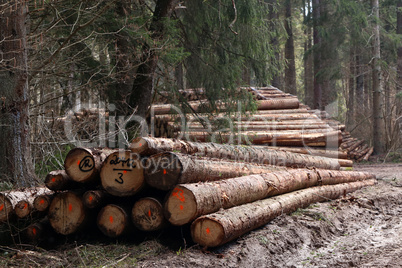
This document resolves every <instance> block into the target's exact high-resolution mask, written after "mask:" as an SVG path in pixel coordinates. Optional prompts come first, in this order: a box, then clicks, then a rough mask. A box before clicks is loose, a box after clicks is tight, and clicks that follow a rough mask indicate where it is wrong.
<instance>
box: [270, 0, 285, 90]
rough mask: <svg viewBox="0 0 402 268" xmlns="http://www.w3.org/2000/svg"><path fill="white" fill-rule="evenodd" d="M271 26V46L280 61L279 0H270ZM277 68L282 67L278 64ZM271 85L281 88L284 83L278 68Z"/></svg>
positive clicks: (276, 58) (277, 60)
mask: <svg viewBox="0 0 402 268" xmlns="http://www.w3.org/2000/svg"><path fill="white" fill-rule="evenodd" d="M268 2H269V7H268V9H269V28H270V30H271V33H272V36H271V40H270V43H271V46H272V48H273V51H274V57H275V60H276V62H279V61H280V56H279V50H280V46H279V38H278V35H279V34H278V30H277V25H276V24H277V20H278V11H277V8H278V6H277V5H278V3H277V0H269V1H268ZM276 68H278V69H279V68H280V66H276ZM271 85H272V86H274V87H277V88H281V87H282V84H281V77H280V72H279V70H277V72H275V73H274V75H273V77H272V80H271Z"/></svg>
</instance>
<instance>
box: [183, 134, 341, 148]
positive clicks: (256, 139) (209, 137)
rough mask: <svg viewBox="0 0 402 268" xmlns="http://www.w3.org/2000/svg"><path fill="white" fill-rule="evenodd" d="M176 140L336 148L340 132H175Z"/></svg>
mask: <svg viewBox="0 0 402 268" xmlns="http://www.w3.org/2000/svg"><path fill="white" fill-rule="evenodd" d="M175 137H176V138H183V139H185V140H189V141H198V142H207V141H213V142H218V143H234V142H236V143H241V144H248V145H250V144H269V145H279V146H286V145H290V146H306V145H307V146H319V147H325V146H327V147H329V146H330V147H338V146H339V144H340V142H341V139H342V136H341V132H340V131H328V132H324V133H300V132H289V131H277V132H273V131H272V132H252V131H250V132H241V133H236V132H235V133H219V132H215V133H213V134H210V133H207V132H191V133H181V132H177V134H176V136H175Z"/></svg>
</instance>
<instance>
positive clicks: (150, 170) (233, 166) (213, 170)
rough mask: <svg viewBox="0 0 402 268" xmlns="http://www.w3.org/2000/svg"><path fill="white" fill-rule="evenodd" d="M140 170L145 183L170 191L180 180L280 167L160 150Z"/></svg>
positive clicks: (218, 177)
mask: <svg viewBox="0 0 402 268" xmlns="http://www.w3.org/2000/svg"><path fill="white" fill-rule="evenodd" d="M145 165H146V168H145V169H144V177H145V181H146V182H147V184H148V185H150V186H152V187H154V188H157V189H160V190H171V189H172V188H173V187H174V186H175V185H177V184H180V183H193V182H197V181H216V180H222V179H225V178H234V177H239V176H243V175H248V174H261V173H268V172H271V171H277V170H281V169H283V168H281V167H275V166H269V165H256V164H250V163H243V162H231V161H226V160H216V159H211V158H200V157H194V156H190V155H184V154H179V153H171V152H167V153H161V154H156V155H152V156H150V157H149V158H148V159H147V163H146V164H145Z"/></svg>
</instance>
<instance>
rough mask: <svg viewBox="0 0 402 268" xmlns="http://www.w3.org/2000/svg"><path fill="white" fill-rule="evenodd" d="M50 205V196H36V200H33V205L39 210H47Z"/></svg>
mask: <svg viewBox="0 0 402 268" xmlns="http://www.w3.org/2000/svg"><path fill="white" fill-rule="evenodd" d="M49 206H50V198H49V197H48V196H45V195H40V196H37V197H35V199H34V202H33V207H34V208H35V209H36V210H37V211H41V212H42V211H46V210H47V209H48V208H49Z"/></svg>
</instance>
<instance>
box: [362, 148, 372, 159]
mask: <svg viewBox="0 0 402 268" xmlns="http://www.w3.org/2000/svg"><path fill="white" fill-rule="evenodd" d="M373 151H374V147H371V148H370V150H369V151H368V152H367V154H366V155H365V156H364V158H363V160H364V161H368V160H369V157H370V156H371V154H372V153H373Z"/></svg>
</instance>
